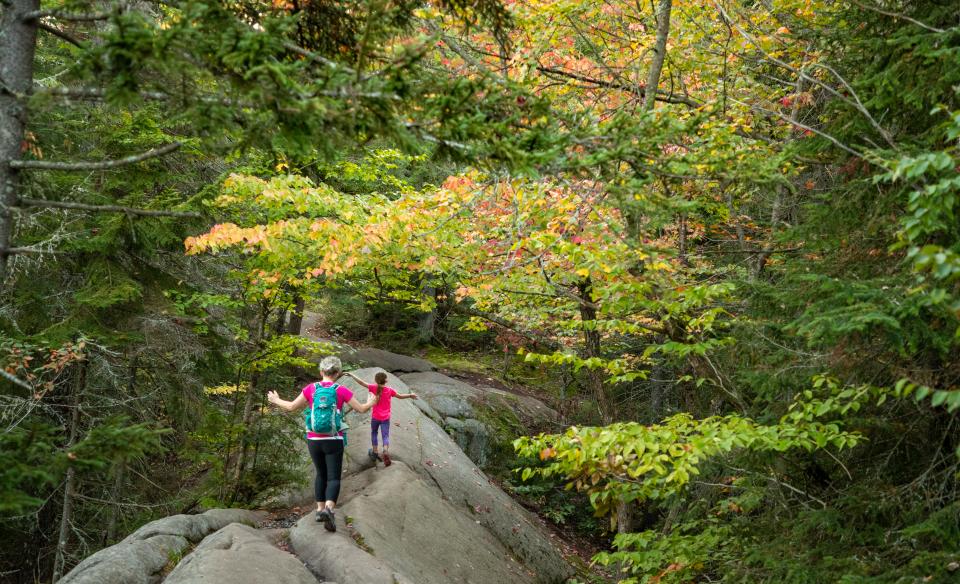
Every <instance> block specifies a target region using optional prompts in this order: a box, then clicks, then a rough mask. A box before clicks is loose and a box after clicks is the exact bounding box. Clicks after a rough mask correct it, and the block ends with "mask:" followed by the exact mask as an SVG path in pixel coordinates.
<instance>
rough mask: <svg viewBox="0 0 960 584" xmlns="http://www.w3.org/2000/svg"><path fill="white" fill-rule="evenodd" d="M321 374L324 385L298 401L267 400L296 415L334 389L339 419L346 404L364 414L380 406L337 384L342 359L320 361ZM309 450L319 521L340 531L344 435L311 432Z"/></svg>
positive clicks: (306, 392) (310, 389)
mask: <svg viewBox="0 0 960 584" xmlns="http://www.w3.org/2000/svg"><path fill="white" fill-rule="evenodd" d="M320 373H321V374H322V375H323V381H321V382H319V383H311V384H310V385H307V386H306V387H304V388H303V390H302V391H301V392H300V395H298V396H297V399H295V400H293V401H286V400H284V399H280V396H279V395H277V392H275V391H271V392H268V393H267V400H268V401H269V402H270V403H272V404H274V405H275V406H277V407H279V408H282V409H284V410H286V411H288V412H296V411H299V410H302V409H303V408H306V407H311V408H312V407H313V405H314V396H315V394H316V393H317V392H318V391H317V387H318V386H319V387H320V388H324V389H326V388H330V389H333V390H334V391H335V392H336V414H337V415H342V411H343V404H345V403H346V404H349V405H350V407H351V408H353V409H354V410H356V411H358V412H360V413H363V412H366V411H367V410H369V409H370V408H372V407H373V406H374V404H376V403H377V400H376V398H375V397H374V396H372V395H371V396H370V397H369V398H368V399H367V402H366V403H363V404H361V403H360V402H358V401H357V400H356V398H354V397H353V392H351V391H350V390H349V389H347V388H346V387H343V386H342V385H338V384H337V383H336V380H337V378H338V377H340V374H341V365H340V359H338V358H336V357H325V358H324V359H323V360H322V361H320ZM319 391H320V392H323V393H324V394H326V393H331V392H324V390H323V389H320V390H319ZM313 411H316V410H313ZM307 450H308V451H309V452H310V458H311V459H313V466H314V468H315V469H316V471H317V476H316V479H315V480H314V483H313V491H314V497H316V500H317V513H316V518H317V521H319V522H322V523H323V526H324V528H326V530H327V531H336V530H337V525H336V523H335V521H334V507H335V506H336V504H337V497H338V496H339V495H340V473H341V471H342V470H343V432H332V433H329V434H324V433H319V432H312V431H310V430H309V428H308V431H307Z"/></svg>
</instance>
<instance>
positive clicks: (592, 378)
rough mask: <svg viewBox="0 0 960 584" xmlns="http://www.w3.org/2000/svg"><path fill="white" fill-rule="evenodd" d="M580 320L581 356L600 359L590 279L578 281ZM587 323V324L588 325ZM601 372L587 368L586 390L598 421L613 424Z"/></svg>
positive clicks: (598, 337)
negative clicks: (581, 333)
mask: <svg viewBox="0 0 960 584" xmlns="http://www.w3.org/2000/svg"><path fill="white" fill-rule="evenodd" d="M579 288H580V320H581V321H583V356H584V358H586V359H592V358H594V357H600V355H601V352H600V332H599V331H597V329H596V326H595V324H596V321H597V307H596V305H595V304H594V303H593V298H592V291H593V283H592V282H591V281H590V278H586V279H584V280H581V281H580V285H579ZM588 323H589V324H588ZM603 382H604V379H603V371H598V370H596V369H591V368H589V367H588V368H587V389H588V390H589V391H590V393H592V394H593V397H594V398H595V399H596V400H597V409H598V410H599V411H600V420H601V421H602V422H603V424H604V425H607V424H610V423H612V422H613V410H612V409H611V408H610V404H609V401H608V400H607V393H606V390H605V389H604V387H603Z"/></svg>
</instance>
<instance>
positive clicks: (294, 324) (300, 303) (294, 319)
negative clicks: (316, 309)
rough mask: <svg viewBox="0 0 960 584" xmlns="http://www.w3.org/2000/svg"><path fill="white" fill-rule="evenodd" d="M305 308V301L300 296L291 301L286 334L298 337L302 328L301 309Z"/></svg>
mask: <svg viewBox="0 0 960 584" xmlns="http://www.w3.org/2000/svg"><path fill="white" fill-rule="evenodd" d="M305 306H306V300H305V299H304V298H303V296H301V295H300V294H297V295H296V296H295V297H294V299H293V310H291V311H290V320H289V321H288V322H287V334H288V335H299V334H300V329H301V328H302V327H303V309H304V307H305Z"/></svg>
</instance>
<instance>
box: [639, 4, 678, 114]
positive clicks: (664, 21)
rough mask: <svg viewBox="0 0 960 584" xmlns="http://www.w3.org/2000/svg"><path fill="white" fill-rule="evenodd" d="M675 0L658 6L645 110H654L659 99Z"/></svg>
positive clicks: (646, 88)
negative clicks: (658, 92) (655, 36)
mask: <svg viewBox="0 0 960 584" xmlns="http://www.w3.org/2000/svg"><path fill="white" fill-rule="evenodd" d="M672 8H673V0H660V2H659V4H658V5H657V40H656V43H655V44H654V45H653V61H651V62H650V70H649V71H648V72H647V85H646V87H645V88H644V92H643V109H646V110H649V109H653V104H654V101H655V100H656V98H657V86H659V85H660V73H661V72H662V71H663V62H664V61H665V60H666V58H667V37H668V36H670V11H671V9H672Z"/></svg>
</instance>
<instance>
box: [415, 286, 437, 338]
mask: <svg viewBox="0 0 960 584" xmlns="http://www.w3.org/2000/svg"><path fill="white" fill-rule="evenodd" d="M420 294H422V295H423V296H426V297H428V298H432V299H433V300H434V305H433V307H432V308H430V312H423V313H421V314H420V318H419V319H417V341H419V342H421V343H429V342H430V341H432V340H433V335H434V327H435V325H436V323H437V306H436V299H437V288H436V287H435V286H434V285H433V284H432V283H431V281H430V276H424V279H423V284H422V285H421V286H420Z"/></svg>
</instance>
